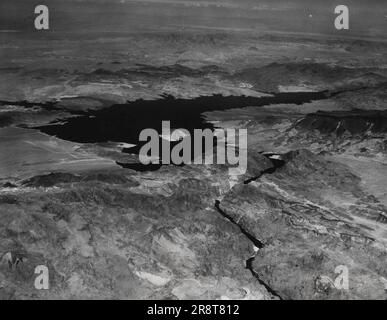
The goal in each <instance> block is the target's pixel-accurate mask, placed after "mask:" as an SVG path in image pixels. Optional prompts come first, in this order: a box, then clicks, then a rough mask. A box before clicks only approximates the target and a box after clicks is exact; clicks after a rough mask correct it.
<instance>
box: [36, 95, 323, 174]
mask: <svg viewBox="0 0 387 320" xmlns="http://www.w3.org/2000/svg"><path fill="white" fill-rule="evenodd" d="M329 96H330V95H329V93H328V92H296V93H278V94H274V95H272V96H266V97H247V96H222V95H213V96H205V97H197V98H193V99H176V98H174V97H172V96H162V97H161V98H160V99H157V100H136V101H133V102H128V103H125V104H117V105H113V106H111V107H109V108H105V109H100V110H92V111H89V112H87V113H86V114H84V115H81V116H78V117H72V118H69V119H65V120H61V121H60V123H53V124H49V125H45V126H40V127H37V128H36V129H39V130H40V131H42V132H44V133H46V134H49V135H52V136H56V137H58V138H60V139H63V140H68V141H73V142H78V143H101V142H126V143H130V144H135V145H137V147H134V148H130V149H127V150H124V152H128V153H132V154H138V152H139V150H140V148H141V146H142V145H143V144H144V143H145V142H141V143H139V141H138V137H139V135H140V132H141V131H142V130H143V129H146V128H152V129H155V130H156V131H158V132H159V133H161V129H162V121H170V124H171V129H172V130H173V129H181V128H182V129H186V130H188V131H189V132H190V133H191V135H192V134H193V130H194V129H205V128H209V129H214V126H213V125H212V124H211V123H208V122H206V121H205V119H204V117H203V113H204V112H208V111H216V110H227V109H237V108H243V107H254V106H255V107H261V106H267V105H272V104H297V105H300V104H304V103H308V102H311V101H313V100H322V99H327V98H329ZM123 166H125V165H123ZM136 166H138V165H136ZM136 169H137V170H141V168H136ZM149 169H152V168H151V167H149ZM153 169H157V165H156V166H153Z"/></svg>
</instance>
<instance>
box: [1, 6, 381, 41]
mask: <svg viewBox="0 0 387 320" xmlns="http://www.w3.org/2000/svg"><path fill="white" fill-rule="evenodd" d="M38 4H46V5H47V6H48V7H49V9H50V15H51V20H50V22H51V30H52V31H57V32H58V31H68V32H80V31H81V32H87V31H110V32H130V31H133V30H137V29H141V28H148V29H152V28H155V29H158V28H159V27H169V28H181V27H192V26H194V27H195V26H197V27H208V28H229V29H251V30H257V31H259V30H268V31H270V30H275V31H294V32H313V33H315V32H317V33H335V29H334V27H333V21H334V18H335V16H334V14H333V10H334V7H335V6H336V5H339V4H346V5H348V6H349V8H350V13H351V20H350V32H349V33H350V34H351V35H361V36H377V37H387V1H386V0H344V1H341V0H292V1H290V0H195V1H193V0H0V30H19V31H23V32H29V31H34V29H33V20H34V17H35V16H34V12H33V11H34V7H35V6H36V5H38Z"/></svg>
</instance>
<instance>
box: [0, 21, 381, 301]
mask: <svg viewBox="0 0 387 320" xmlns="http://www.w3.org/2000/svg"><path fill="white" fill-rule="evenodd" d="M82 21H83V20H82ZM174 23H175V21H174ZM112 28H113V27H112ZM105 29H106V28H105ZM105 29H104V30H105ZM378 35H379V34H378V33H376V36H374V37H370V38H365V37H364V36H362V35H357V36H355V35H351V34H350V35H348V36H346V37H338V36H336V35H334V34H330V33H329V32H328V33H325V34H321V33H316V32H315V30H313V29H311V31H310V32H304V33H300V32H299V31H298V30H297V28H294V30H289V31H286V30H266V29H265V28H260V29H257V28H255V27H254V28H252V27H251V26H249V27H248V28H247V27H246V26H244V25H243V26H242V25H241V26H239V28H237V26H236V25H234V26H233V28H232V29H226V28H223V27H222V28H221V27H218V26H209V25H208V24H207V25H206V27H203V26H201V27H199V26H194V25H191V21H186V23H185V25H184V26H178V27H177V26H176V25H173V26H170V25H161V26H160V27H159V28H157V29H155V28H151V27H148V28H147V29H146V28H145V27H144V28H141V30H140V31H139V30H136V31H133V32H129V31H128V32H105V33H104V32H99V31H98V32H97V31H95V32H86V31H84V30H83V31H82V30H81V31H79V32H77V33H75V32H72V33H71V32H70V33H66V32H63V31H61V30H59V31H57V32H52V33H48V34H45V35H44V36H41V35H35V34H34V35H28V36H26V34H25V33H22V32H20V33H19V32H2V33H0V39H1V41H0V148H1V150H2V151H1V153H0V258H1V263H0V299H246V300H248V299H253V300H263V299H386V298H387V292H386V288H387V264H386V262H387V193H386V188H387V180H386V177H387V107H386V103H387V40H386V39H383V38H381V37H379V36H378ZM162 120H170V121H171V123H172V125H174V127H175V128H176V129H178V128H185V129H188V130H190V129H192V128H196V127H198V126H199V128H202V127H203V128H246V129H247V130H248V169H247V172H246V173H245V174H243V175H240V176H230V175H229V171H228V168H227V166H225V165H215V164H214V165H197V166H195V165H185V166H174V165H163V166H160V167H158V168H156V169H152V170H151V169H149V170H147V169H146V168H145V169H144V168H141V170H140V169H139V170H136V168H137V166H136V164H138V157H137V154H136V152H135V150H137V149H136V145H137V144H138V141H136V137H137V136H138V133H139V132H140V131H141V130H142V129H145V128H149V127H151V128H152V127H157V126H158V125H159V124H160V123H161V121H162ZM10 257H12V258H11V259H10ZM37 265H46V266H47V267H48V268H49V270H50V290H41V291H39V290H36V289H35V288H34V279H35V275H34V268H35V267H36V266H37ZM343 265H344V266H346V267H348V270H349V288H348V290H338V289H337V288H335V286H334V283H333V280H332V279H335V277H336V276H337V274H335V268H336V267H337V266H343Z"/></svg>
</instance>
